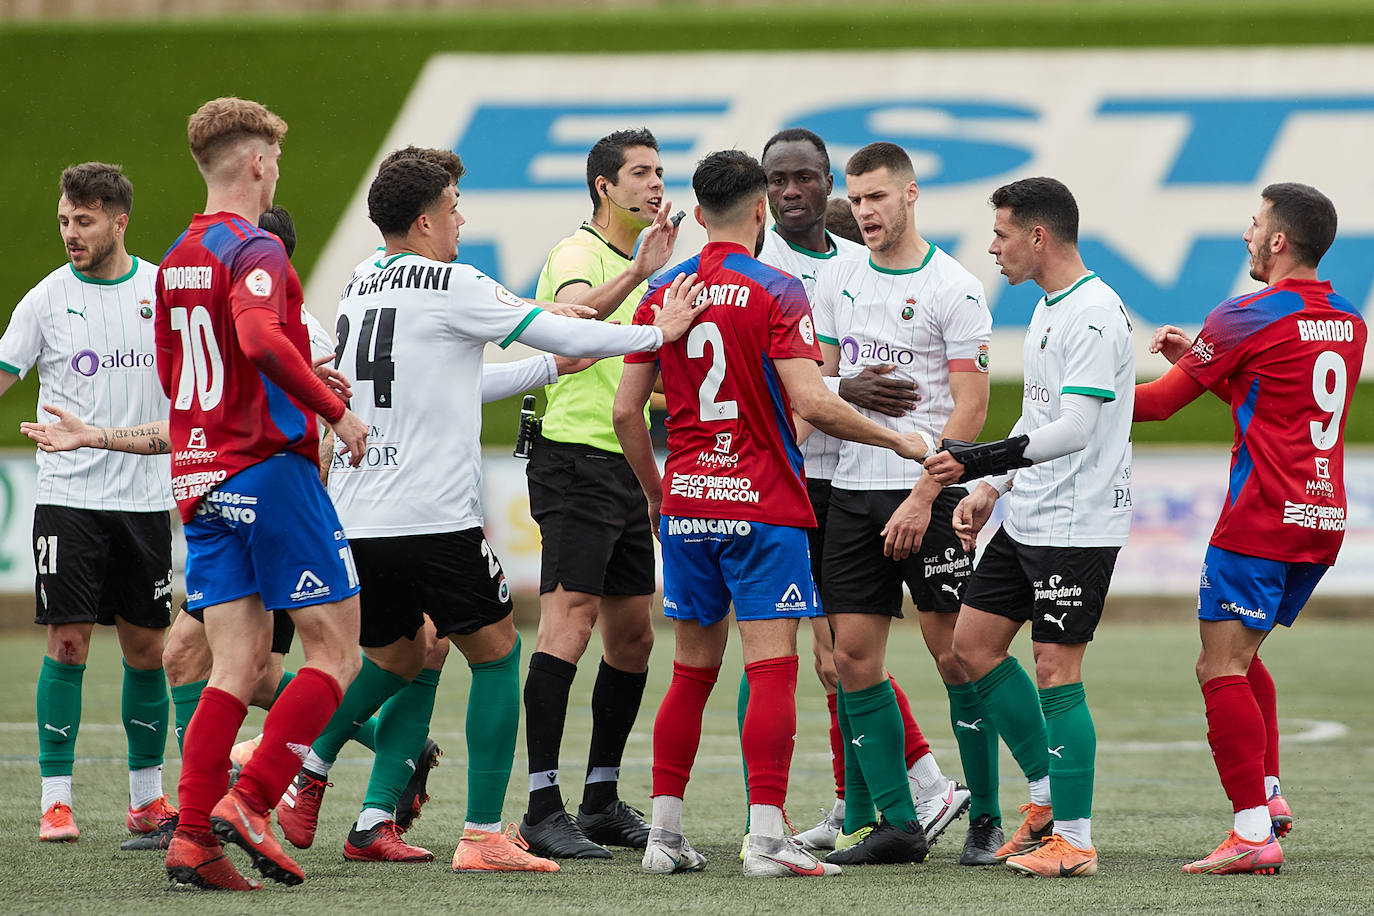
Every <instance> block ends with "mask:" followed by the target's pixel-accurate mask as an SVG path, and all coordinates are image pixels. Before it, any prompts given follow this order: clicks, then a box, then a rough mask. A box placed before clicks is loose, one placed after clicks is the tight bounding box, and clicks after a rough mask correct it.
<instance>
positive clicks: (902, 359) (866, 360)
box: [840, 337, 916, 366]
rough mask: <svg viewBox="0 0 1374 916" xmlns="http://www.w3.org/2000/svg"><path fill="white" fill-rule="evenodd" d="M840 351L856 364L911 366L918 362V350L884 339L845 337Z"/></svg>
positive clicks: (846, 359) (848, 360) (849, 361)
mask: <svg viewBox="0 0 1374 916" xmlns="http://www.w3.org/2000/svg"><path fill="white" fill-rule="evenodd" d="M840 353H841V355H843V356H844V358H845V361H846V362H848V363H850V364H852V365H855V366H857V365H860V364H864V365H867V364H870V363H891V364H892V365H894V366H910V365H911V364H912V363H914V362H916V351H914V350H908V349H906V348H905V347H899V346H897V345H895V344H890V343H887V342H886V341H882V340H862V341H861V340H859V339H857V338H854V337H845V338H843V339H842V340H841V341H840Z"/></svg>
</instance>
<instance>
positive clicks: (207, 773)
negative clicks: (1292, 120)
mask: <svg viewBox="0 0 1374 916" xmlns="http://www.w3.org/2000/svg"><path fill="white" fill-rule="evenodd" d="M246 715H248V707H247V706H244V705H243V704H242V703H241V702H239V700H238V698H237V697H235V696H234V695H233V694H232V693H229V692H227V691H224V690H220V689H219V688H218V687H206V688H205V689H204V690H202V691H201V693H200V703H199V704H197V706H196V711H195V714H194V715H192V716H191V721H190V722H189V723H187V725H186V734H185V735H183V736H182V750H181V778H180V779H179V780H177V803H178V805H179V806H180V810H181V817H180V820H179V821H178V822H177V829H178V830H181V831H182V832H183V833H185V834H187V835H190V836H192V837H194V838H195V839H197V840H199V841H200V842H202V843H208V842H210V840H211V836H210V809H211V808H213V807H214V806H215V804H216V803H217V802H218V801H219V800H220V799H221V798H223V797H224V793H225V792H226V791H227V790H228V788H229V749H230V748H231V747H233V746H234V739H235V738H237V737H238V734H239V726H240V725H242V724H243V719H244V717H245V716H246Z"/></svg>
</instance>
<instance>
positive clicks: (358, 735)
mask: <svg viewBox="0 0 1374 916" xmlns="http://www.w3.org/2000/svg"><path fill="white" fill-rule="evenodd" d="M425 670H426V671H427V670H429V669H425ZM422 673H423V672H422ZM417 680H418V677H417ZM411 683H412V684H413V683H415V682H414V681H411ZM404 692H405V691H404V690H403V691H402V693H404ZM393 699H394V697H393ZM390 702H391V700H387V703H390ZM382 706H386V703H383V704H382ZM430 710H431V712H432V711H433V706H431V707H430ZM377 724H378V721H377V716H371V717H369V718H368V720H367V721H366V722H364V723H363V724H362V725H359V726H358V730H357V731H356V732H354V733H353V740H354V741H356V742H358V743H359V744H361V745H362V746H363V747H365V748H367V749H368V750H369V751H371V752H372V753H374V754H375V753H377Z"/></svg>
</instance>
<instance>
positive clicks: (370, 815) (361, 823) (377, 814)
mask: <svg viewBox="0 0 1374 916" xmlns="http://www.w3.org/2000/svg"><path fill="white" fill-rule="evenodd" d="M394 817H395V814H393V813H392V812H390V811H383V810H382V809H381V808H364V809H363V810H362V813H360V814H359V815H358V824H357V827H358V832H359V833H366V832H367V831H369V830H371V829H372V828H373V827H376V826H377V825H378V824H385V823H386V822H387V821H389V820H391V819H392V818H394Z"/></svg>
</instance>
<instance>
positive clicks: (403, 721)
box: [354, 668, 439, 811]
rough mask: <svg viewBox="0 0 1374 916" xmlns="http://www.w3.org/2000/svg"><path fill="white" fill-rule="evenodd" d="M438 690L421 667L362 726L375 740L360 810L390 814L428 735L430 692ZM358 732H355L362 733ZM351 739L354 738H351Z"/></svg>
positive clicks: (432, 673) (433, 674) (435, 676)
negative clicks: (374, 752)
mask: <svg viewBox="0 0 1374 916" xmlns="http://www.w3.org/2000/svg"><path fill="white" fill-rule="evenodd" d="M438 688H439V672H438V671H437V670H435V669H433V668H425V669H424V670H423V671H421V672H420V673H419V674H417V675H415V680H413V681H411V682H410V683H409V684H407V685H405V687H403V688H401V690H400V691H399V692H398V693H397V694H396V695H395V696H393V697H392V698H391V699H389V700H387V701H386V702H385V703H383V704H382V708H381V709H380V710H379V711H378V713H377V715H376V716H374V717H373V718H371V719H369V720H368V721H367V723H365V724H364V728H366V727H367V725H369V724H371V725H372V729H371V730H372V731H374V733H375V735H376V740H377V751H376V756H375V757H374V758H373V761H372V775H371V776H370V777H369V778H368V781H367V796H366V797H365V798H364V799H363V807H364V808H376V809H377V810H379V811H394V810H396V804H397V803H398V802H399V801H400V800H401V793H402V792H404V791H405V788H406V783H407V782H409V781H410V775H411V774H412V773H414V772H415V767H416V764H417V763H418V762H419V760H420V752H421V751H423V750H424V747H425V738H426V737H428V736H429V720H430V719H431V717H433V715H434V693H435V691H436V690H438ZM363 730H364V729H363V728H360V729H358V733H359V734H361V733H362V732H363ZM354 737H355V738H356V737H357V735H355V736H354Z"/></svg>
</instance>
